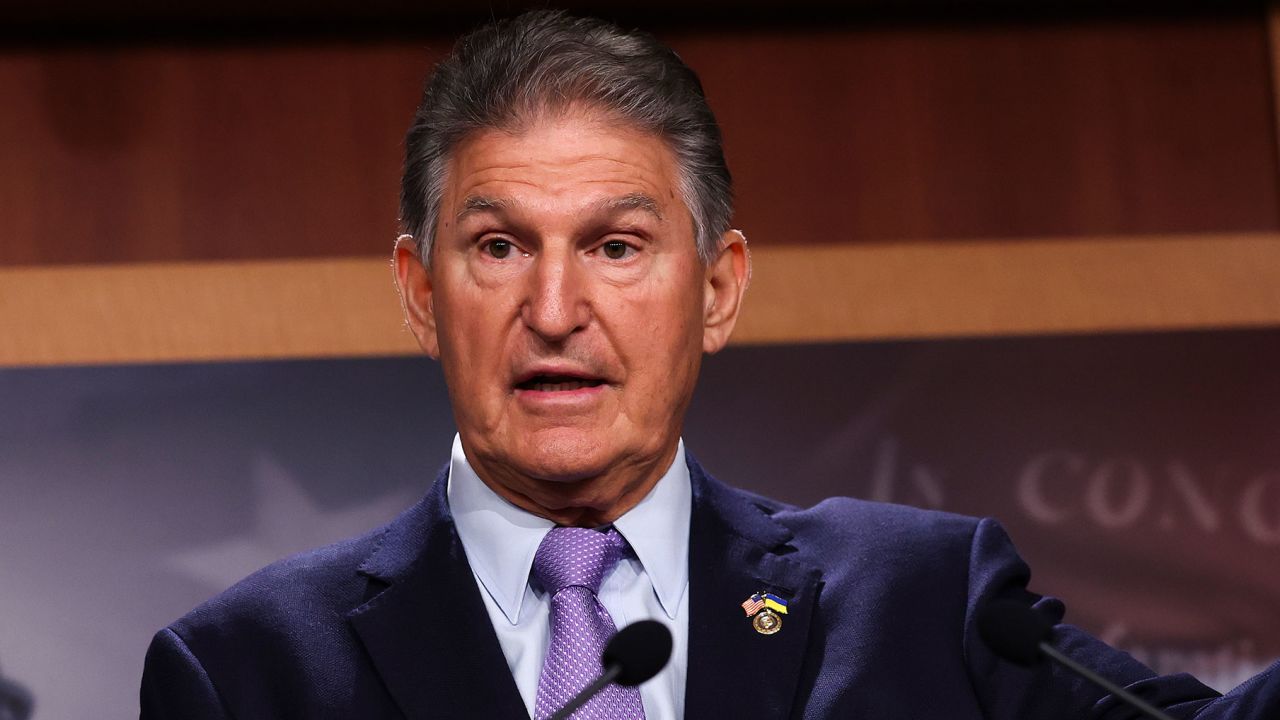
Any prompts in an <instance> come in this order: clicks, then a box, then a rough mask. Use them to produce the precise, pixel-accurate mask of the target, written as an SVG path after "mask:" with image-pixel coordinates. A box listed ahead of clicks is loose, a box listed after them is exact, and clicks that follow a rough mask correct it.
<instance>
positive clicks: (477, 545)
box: [448, 436, 693, 720]
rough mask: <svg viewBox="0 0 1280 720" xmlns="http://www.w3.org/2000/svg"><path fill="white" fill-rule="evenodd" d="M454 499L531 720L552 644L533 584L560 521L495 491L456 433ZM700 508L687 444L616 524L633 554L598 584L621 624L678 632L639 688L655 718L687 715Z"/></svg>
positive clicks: (547, 602)
mask: <svg viewBox="0 0 1280 720" xmlns="http://www.w3.org/2000/svg"><path fill="white" fill-rule="evenodd" d="M448 498H449V511H450V513H451V514H452V515H453V519H454V523H455V524H456V525H457V528H458V537H459V538H460V539H461V540H462V547H463V549H464V550H465V551H466V553H467V560H468V562H470V563H471V570H472V572H473V573H474V574H475V577H476V582H477V583H478V584H479V586H480V596H481V597H482V598H483V599H484V604H485V609H486V610H487V611H488V612H489V619H490V620H491V621H492V622H493V629H494V631H496V632H497V635H498V642H499V644H501V646H502V652H503V654H504V655H506V658H507V666H508V667H510V668H511V675H512V676H513V677H514V678H515V681H516V687H517V688H519V690H520V697H521V698H522V699H523V700H524V704H525V707H526V708H527V709H528V711H529V715H530V716H532V715H533V705H534V700H535V699H536V698H537V695H538V677H539V676H540V675H541V674H542V661H543V659H544V657H545V656H546V654H547V646H548V645H549V644H550V642H551V623H550V612H551V598H550V597H549V596H548V595H547V594H546V593H544V592H541V591H535V590H534V589H533V588H532V587H530V585H529V571H530V569H531V568H532V567H533V556H534V554H535V553H536V552H537V551H538V545H539V544H541V543H542V538H543V536H545V535H546V534H547V532H548V531H549V530H551V528H552V526H553V523H552V522H551V521H550V520H547V519H545V518H541V517H538V516H536V515H533V514H530V513H528V512H526V511H524V510H522V509H520V508H518V507H516V506H515V505H512V504H511V503H509V502H507V501H506V500H504V499H502V498H501V497H499V496H498V495H497V494H496V493H495V492H493V490H491V489H489V486H487V485H485V484H484V482H483V481H482V480H480V478H479V476H477V475H476V472H475V470H473V469H472V467H471V464H470V463H469V462H467V456H466V453H465V451H464V450H463V447H462V439H461V438H460V437H458V436H455V437H454V440H453V456H452V458H451V459H450V462H449V486H448ZM692 503H693V497H692V489H691V486H690V483H689V466H688V465H686V464H685V461H684V441H683V440H681V441H680V444H679V446H678V447H677V448H676V456H675V460H674V461H673V462H672V463H671V467H670V468H668V469H667V472H666V474H665V475H663V476H662V478H661V479H660V480H659V481H658V483H657V485H655V486H654V488H653V490H651V491H650V492H649V494H648V495H646V496H645V498H644V499H643V500H641V501H640V502H639V504H637V505H636V506H635V507H633V508H631V510H629V511H628V512H627V513H626V514H625V515H623V516H622V517H620V518H618V520H617V521H616V522H614V524H613V526H614V527H615V528H617V530H618V532H619V533H621V534H622V536H623V537H624V538H626V540H627V542H628V543H629V544H630V545H631V548H632V550H633V551H634V555H633V556H629V557H628V558H627V559H625V560H623V561H622V562H620V563H618V565H617V567H615V568H614V569H613V571H612V572H611V573H609V574H608V575H606V576H605V578H604V581H603V582H602V583H601V585H600V593H599V598H600V603H601V604H602V605H604V607H605V609H606V610H608V611H609V615H611V616H612V617H613V622H614V624H615V625H617V626H618V627H619V628H621V627H625V626H626V625H630V624H631V623H633V622H635V621H637V620H646V619H652V620H658V621H660V622H662V623H663V624H665V625H666V626H667V627H668V628H669V629H670V630H671V635H672V638H673V640H674V647H673V649H672V652H671V662H669V663H668V664H667V666H666V667H665V668H663V670H662V672H660V673H658V675H657V676H656V677H654V678H653V679H652V680H650V681H649V682H647V683H645V684H643V685H641V686H640V699H641V701H642V702H643V703H644V710H645V717H646V718H647V720H667V719H668V718H674V719H675V720H680V719H681V718H683V717H684V688H685V678H686V675H687V667H688V657H689V652H688V639H689V513H690V510H691V507H692Z"/></svg>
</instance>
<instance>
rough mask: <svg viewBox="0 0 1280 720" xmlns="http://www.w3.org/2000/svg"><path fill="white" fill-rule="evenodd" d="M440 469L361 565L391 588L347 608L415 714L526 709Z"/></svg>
mask: <svg viewBox="0 0 1280 720" xmlns="http://www.w3.org/2000/svg"><path fill="white" fill-rule="evenodd" d="M446 472H447V469H446ZM444 478H445V474H444V473H442V474H441V477H440V478H438V479H437V480H436V482H435V484H434V485H433V486H432V488H431V490H430V491H429V493H428V495H427V497H426V498H424V499H423V500H422V502H420V503H419V504H418V505H417V506H415V507H414V508H413V509H411V510H410V511H408V512H407V513H405V514H404V515H402V516H401V517H400V518H399V519H397V520H396V521H395V522H394V523H392V525H391V527H390V528H389V529H388V531H387V533H386V535H385V536H384V540H383V542H382V544H381V545H380V546H379V548H378V550H376V551H375V552H374V553H373V554H372V555H371V556H369V558H368V559H366V560H365V562H364V564H363V565H362V566H361V568H360V572H361V573H363V574H365V575H367V576H369V577H370V578H371V582H372V583H379V584H385V589H383V590H382V591H381V592H378V593H377V594H375V595H373V597H372V598H370V599H369V600H368V602H366V603H364V604H363V605H361V606H360V607H358V608H356V609H355V610H352V611H351V612H350V613H348V615H347V617H348V619H349V620H350V622H351V625H352V627H354V628H355V631H356V633H357V634H358V635H359V637H360V640H361V642H363V643H364V647H365V650H366V651H367V652H368V653H369V657H370V658H371V660H372V661H373V666H374V668H375V669H376V670H377V672H378V674H379V675H380V676H381V678H382V680H383V682H384V683H385V684H386V687H387V690H388V691H389V692H390V693H391V696H392V697H393V698H394V699H395V702H396V704H397V705H398V706H399V707H400V709H401V711H402V712H404V714H405V716H406V717H408V718H410V720H418V719H420V718H434V717H486V718H525V717H528V715H527V714H526V711H525V706H524V703H523V701H522V700H521V698H520V692H519V690H518V689H517V688H516V685H515V681H514V680H513V679H512V677H511V673H510V672H509V671H508V669H507V662H506V658H505V656H504V655H503V653H502V648H501V646H500V645H499V644H498V638H497V635H495V634H494V631H493V625H492V623H491V621H490V619H489V615H488V613H487V612H486V610H485V606H484V601H483V600H482V599H481V597H480V590H479V588H478V587H477V585H476V581H475V577H474V576H473V575H472V572H471V567H470V565H468V563H467V559H466V556H465V554H464V552H463V549H462V543H461V541H460V540H459V539H458V533H457V531H456V529H455V527H454V524H453V519H452V517H451V516H450V515H449V511H448V506H447V502H446V500H445V479H444Z"/></svg>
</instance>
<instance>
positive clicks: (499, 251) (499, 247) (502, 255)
mask: <svg viewBox="0 0 1280 720" xmlns="http://www.w3.org/2000/svg"><path fill="white" fill-rule="evenodd" d="M484 249H485V250H486V251H488V253H489V255H490V256H492V257H495V258H497V259H499V260H504V259H506V258H507V256H509V255H510V254H511V241H509V240H490V241H489V242H487V243H485V245H484Z"/></svg>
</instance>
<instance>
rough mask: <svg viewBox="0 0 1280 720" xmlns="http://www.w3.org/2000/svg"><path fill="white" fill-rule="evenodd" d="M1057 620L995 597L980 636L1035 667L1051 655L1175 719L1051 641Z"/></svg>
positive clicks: (983, 614)
mask: <svg viewBox="0 0 1280 720" xmlns="http://www.w3.org/2000/svg"><path fill="white" fill-rule="evenodd" d="M1052 634H1053V622H1051V621H1050V620H1049V618H1047V617H1045V616H1043V615H1041V614H1040V613H1039V612H1036V610H1035V608H1032V607H1031V606H1029V605H1024V604H1023V603H1020V602H1017V601H1016V600H992V601H991V602H989V603H987V604H986V605H985V606H984V607H983V608H982V609H981V610H979V611H978V635H980V636H982V640H983V642H985V643H986V644H987V647H990V648H991V650H992V652H994V653H995V654H996V655H999V656H1000V657H1002V658H1004V659H1005V660H1008V661H1009V662H1012V663H1016V664H1018V665H1025V666H1031V665H1035V664H1036V663H1037V662H1039V661H1040V658H1041V656H1042V655H1048V656H1049V657H1050V658H1053V660H1054V661H1056V662H1058V663H1060V664H1061V665H1063V666H1065V667H1066V668H1067V669H1069V670H1071V671H1072V672H1074V673H1076V674H1077V675H1079V676H1080V677H1082V678H1084V679H1086V680H1088V681H1090V682H1092V683H1094V684H1095V685H1097V686H1098V687H1101V688H1102V689H1104V690H1106V691H1107V692H1109V693H1111V694H1112V695H1114V696H1116V697H1117V698H1120V699H1121V700H1122V701H1124V703H1125V704H1127V705H1128V706H1129V707H1132V708H1134V709H1136V710H1139V711H1141V712H1142V714H1144V715H1146V716H1147V717H1150V718H1155V719H1156V720H1173V718H1171V717H1169V716H1168V715H1166V714H1165V713H1164V712H1163V711H1161V710H1160V709H1159V708H1157V707H1156V706H1154V705H1152V704H1150V703H1148V702H1147V701H1145V700H1143V699H1142V698H1140V697H1138V696H1137V695H1134V694H1133V693H1131V692H1129V691H1128V690H1125V689H1124V688H1122V687H1120V686H1119V685H1116V684H1115V683H1113V682H1111V681H1110V680H1108V679H1106V678H1104V677H1102V676H1101V675H1099V674H1098V673H1096V672H1094V671H1092V670H1090V669H1089V668H1087V667H1085V666H1083V665H1081V664H1080V663H1078V662H1076V661H1075V660H1072V659H1071V658H1070V657H1068V656H1067V654H1066V653H1064V652H1062V651H1061V650H1059V649H1058V648H1056V647H1054V646H1053V645H1050V644H1049V637H1050V636H1051V635H1052Z"/></svg>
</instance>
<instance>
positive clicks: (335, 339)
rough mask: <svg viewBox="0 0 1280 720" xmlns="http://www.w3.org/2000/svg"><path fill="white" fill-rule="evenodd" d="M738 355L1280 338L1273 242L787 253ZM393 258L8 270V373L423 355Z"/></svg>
mask: <svg viewBox="0 0 1280 720" xmlns="http://www.w3.org/2000/svg"><path fill="white" fill-rule="evenodd" d="M752 256H753V259H754V264H755V272H754V274H753V280H752V287H751V288H750V289H749V290H748V293H747V301H746V306H745V307H744V310H743V314H742V317H741V319H740V322H739V325H738V328H737V331H736V332H735V333H734V342H737V343H801V342H822V341H848V340H887V339H902V338H939V337H957V336H966V337H972V336H999V335H1026V334H1039V333H1099V332H1117V331H1136V330H1143V331H1151V330H1186V329H1208V328H1241V327H1263V326H1277V325H1280V234H1268V235H1209V236H1181V237H1149V238H1143V239H1137V238H1064V239H1057V240H1051V239H1042V240H1039V241H1035V242H1007V241H1003V240H986V241H950V242H945V243H937V242H934V243H892V244H852V243H842V244H835V245H825V246H803V247H802V246H794V245H793V246H777V247H773V248H759V249H757V250H755V251H754V252H753V253H752ZM399 318H400V312H399V307H398V306H397V302H396V295H395V291H394V289H393V283H392V279H391V270H390V268H389V267H388V263H387V260H386V258H340V259H310V260H292V261H283V260H276V261H257V262H246V261H238V262H199V263H148V264H140V265H118V266H112V267H105V268H104V267H24V268H0V339H2V340H3V342H0V367H3V366H5V365H51V364H86V363H87V364H97V363H121V362H128V363H137V362H173V361H190V360H232V359H261V358H292V357H334V356H361V355H394V354H404V353H415V352H417V347H416V345H415V343H414V341H413V338H412V337H411V336H410V335H409V334H408V332H407V331H406V330H405V329H404V327H403V324H402V323H401V322H400V319H399Z"/></svg>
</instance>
